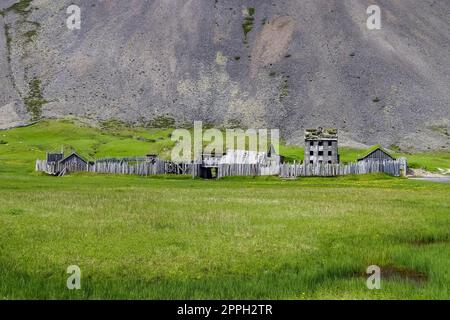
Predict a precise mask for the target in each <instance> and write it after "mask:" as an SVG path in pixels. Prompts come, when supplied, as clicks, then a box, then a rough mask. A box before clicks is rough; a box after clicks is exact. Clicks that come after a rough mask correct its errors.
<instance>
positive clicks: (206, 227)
mask: <svg viewBox="0 0 450 320" xmlns="http://www.w3.org/2000/svg"><path fill="white" fill-rule="evenodd" d="M169 133H170V130H161V129H145V128H140V129H139V128H138V129H128V128H117V127H113V128H111V127H108V128H104V130H100V129H96V128H92V127H89V126H82V125H80V124H78V123H73V122H72V121H46V122H41V123H39V124H36V125H34V126H30V127H26V128H17V129H13V130H7V131H0V140H2V141H4V142H6V143H2V144H0V298H3V299H22V298H40V299H41V298H42V299H57V298H62V299H99V298H111V299H132V298H138V299H175V298H177V299H185V298H189V299H203V298H223V299H232V298H233V299H238V298H243V299H250V298H254V299H266V298H270V299H328V298H329V299H398V298H400V299H418V298H425V299H449V298H450V293H449V292H450V290H449V289H450V288H449V286H450V243H449V241H450V184H438V183H433V182H426V181H414V180H408V179H405V178H393V177H388V176H384V175H368V176H347V177H340V178H307V179H306V178H304V179H299V180H296V181H282V180H280V179H278V178H276V177H264V178H263V177H260V178H228V179H223V180H218V181H204V180H192V179H190V178H189V177H179V176H178V177H176V176H173V177H170V176H166V177H160V176H156V177H152V178H144V177H135V176H114V175H92V174H86V173H84V174H75V175H69V176H65V177H62V178H56V177H49V176H45V175H43V174H38V173H34V172H33V167H34V160H35V159H36V158H44V156H45V151H46V150H49V149H59V148H60V147H61V145H64V146H65V147H66V148H70V147H73V148H74V149H76V150H78V151H79V152H80V153H82V154H84V155H86V156H91V157H101V156H120V155H124V156H125V155H130V154H131V155H142V154H145V153H148V152H150V151H152V152H155V153H161V154H163V153H166V154H167V153H168V152H169V150H170V147H171V142H170V140H169V139H168V138H167V137H168V134H169ZM283 148H286V149H285V150H287V151H289V152H291V155H297V156H300V154H301V152H300V151H298V150H297V151H298V152H296V151H295V148H294V147H289V146H287V147H286V146H283V147H282V152H283ZM355 153H356V152H355ZM349 154H350V152H349ZM421 158H422V160H418V161H419V162H420V161H422V162H421V163H428V162H429V161H430V160H429V159H431V158H432V156H431V154H430V156H427V155H425V156H421ZM423 158H425V160H423ZM447 158H448V155H445V154H443V155H442V160H437V161H438V166H445V161H447V160H446V159H447ZM433 159H436V158H433ZM437 159H440V158H439V157H438V158H437ZM69 265H78V266H79V267H80V268H81V271H82V279H81V289H80V290H68V289H67V288H66V279H67V277H68V276H69V275H68V274H66V268H67V267H68V266H69ZM370 265H378V266H380V267H381V269H382V272H383V274H382V278H381V289H380V290H369V289H367V287H366V279H367V275H366V274H365V271H366V268H367V267H368V266H370Z"/></svg>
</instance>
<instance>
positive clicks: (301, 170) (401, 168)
mask: <svg viewBox="0 0 450 320" xmlns="http://www.w3.org/2000/svg"><path fill="white" fill-rule="evenodd" d="M406 170H407V162H406V159H404V158H401V159H398V160H394V161H360V162H352V163H348V164H342V163H339V164H328V163H325V164H289V163H284V164H282V165H280V177H282V178H296V177H312V176H319V177H334V176H343V175H348V174H369V173H386V174H389V175H392V176H396V177H398V176H401V175H403V174H406Z"/></svg>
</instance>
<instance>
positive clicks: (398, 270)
mask: <svg viewBox="0 0 450 320" xmlns="http://www.w3.org/2000/svg"><path fill="white" fill-rule="evenodd" d="M380 269H381V281H383V279H384V280H394V279H400V280H407V281H411V282H415V283H418V284H423V283H425V282H426V281H427V279H428V275H427V274H426V273H425V272H422V271H417V270H414V269H410V268H407V267H397V266H394V265H389V266H385V267H381V268H380Z"/></svg>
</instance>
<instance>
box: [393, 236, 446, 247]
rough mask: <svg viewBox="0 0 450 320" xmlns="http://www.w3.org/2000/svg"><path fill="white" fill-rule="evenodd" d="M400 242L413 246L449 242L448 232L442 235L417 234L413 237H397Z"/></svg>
mask: <svg viewBox="0 0 450 320" xmlns="http://www.w3.org/2000/svg"><path fill="white" fill-rule="evenodd" d="M399 240H400V242H402V243H405V242H406V243H407V244H410V245H413V246H419V247H421V246H428V245H433V244H449V243H450V234H443V235H418V236H415V237H413V238H407V239H403V238H402V239H399Z"/></svg>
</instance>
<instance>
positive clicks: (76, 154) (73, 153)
mask: <svg viewBox="0 0 450 320" xmlns="http://www.w3.org/2000/svg"><path fill="white" fill-rule="evenodd" d="M73 155H75V156H77V157H78V158H80V159H81V160H83V161H84V162H88V161H87V160H86V159H85V158H83V157H82V156H80V155H79V154H78V153H76V152H75V151H74V152H72V153H71V154H69V155H68V156H67V157H64V158H63V159H61V160H59V161H60V162H63V161H65V160H67V159H68V158H70V157H71V156H73Z"/></svg>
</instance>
